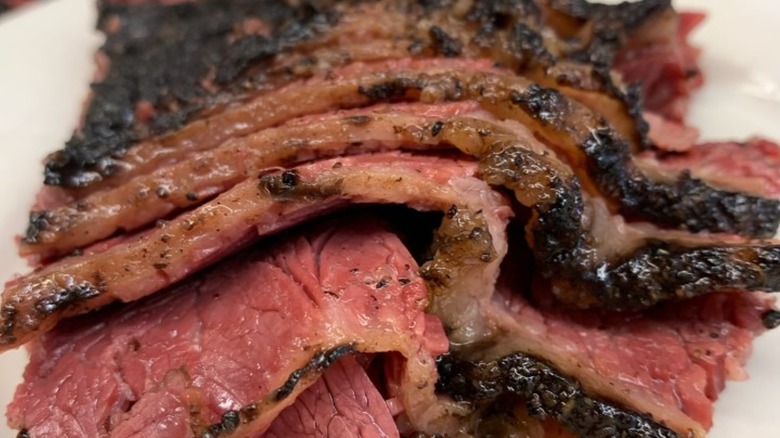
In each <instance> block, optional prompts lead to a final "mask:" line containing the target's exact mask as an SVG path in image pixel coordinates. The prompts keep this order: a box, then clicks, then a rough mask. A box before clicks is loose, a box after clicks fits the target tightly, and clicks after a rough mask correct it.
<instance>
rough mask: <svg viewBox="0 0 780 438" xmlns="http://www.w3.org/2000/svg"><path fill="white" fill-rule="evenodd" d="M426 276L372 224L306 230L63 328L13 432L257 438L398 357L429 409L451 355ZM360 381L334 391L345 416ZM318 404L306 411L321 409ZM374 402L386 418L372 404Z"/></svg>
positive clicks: (45, 347) (36, 368) (38, 366)
mask: <svg viewBox="0 0 780 438" xmlns="http://www.w3.org/2000/svg"><path fill="white" fill-rule="evenodd" d="M417 269H418V268H417V265H416V263H415V262H414V260H413V258H412V257H411V255H410V254H409V253H408V251H407V250H406V249H405V248H404V246H403V244H402V243H401V241H400V240H399V239H398V238H397V237H396V236H395V235H394V234H393V233H391V232H389V231H388V230H387V229H386V228H385V227H383V226H380V225H378V224H377V223H376V221H375V220H373V219H370V218H368V217H366V218H363V219H358V218H356V219H354V220H343V219H342V220H339V221H336V222H335V223H331V224H329V225H327V226H321V227H317V228H315V229H314V230H311V231H308V230H298V231H296V232H295V233H293V234H291V235H289V236H287V237H285V238H280V239H279V240H278V241H277V242H276V243H275V244H270V245H266V247H265V248H262V247H258V248H256V249H253V250H251V251H248V252H244V253H242V254H240V255H238V256H236V257H234V258H232V259H231V260H229V261H226V262H224V263H222V264H221V265H219V266H215V267H214V269H211V270H209V271H208V272H205V273H203V274H201V275H198V276H195V277H193V278H190V279H188V280H187V281H186V282H184V283H182V284H180V285H178V286H176V287H175V288H173V289H171V290H169V291H166V292H165V293H161V294H158V295H156V296H155V297H152V298H151V299H149V300H144V301H141V302H138V303H135V304H133V305H130V306H119V307H116V308H113V309H108V310H105V311H102V312H99V313H96V314H90V315H85V316H83V317H80V318H74V319H71V320H68V321H66V322H64V323H63V324H61V325H60V326H59V327H58V328H57V329H56V330H55V331H53V332H51V333H50V334H48V335H46V336H45V337H44V338H43V339H41V340H40V341H39V342H36V343H35V345H34V346H33V348H32V350H31V355H32V359H31V363H30V365H29V366H28V367H27V370H26V371H25V381H24V383H22V384H21V385H20V386H19V388H18V390H17V393H16V396H15V399H14V402H13V403H12V405H11V406H10V407H9V411H8V417H9V422H10V424H11V425H12V426H13V427H14V428H18V429H22V430H25V431H26V433H27V434H28V436H32V437H44V436H62V437H71V436H73V437H75V436H104V435H106V434H110V435H111V436H137V434H139V433H141V434H147V435H149V436H151V435H153V436H159V437H162V436H176V437H181V436H202V437H207V436H208V437H215V436H223V435H227V434H230V436H249V437H256V436H259V435H260V434H262V433H263V432H264V431H265V430H266V429H267V428H268V427H270V425H271V423H272V420H273V419H274V418H276V417H277V416H278V415H279V413H280V412H282V411H283V410H284V409H285V407H288V406H290V405H293V402H294V401H295V399H296V398H297V397H298V395H300V394H301V393H302V392H303V391H304V390H305V389H306V388H307V387H309V386H310V385H312V384H314V383H315V381H316V379H317V378H318V376H319V375H320V373H321V372H323V371H324V370H325V369H326V368H328V366H329V365H331V364H332V363H334V362H335V361H336V360H337V359H339V358H340V357H342V356H344V355H347V354H349V353H350V352H353V351H363V352H369V353H379V352H389V351H393V352H398V353H400V354H401V355H402V356H403V357H405V358H406V359H407V362H406V365H405V366H404V375H405V379H406V380H407V381H408V382H409V384H406V385H404V388H403V390H404V392H405V397H406V398H402V399H401V401H402V402H404V401H405V400H406V399H416V400H417V402H420V401H422V402H423V403H425V404H426V405H427V406H429V407H432V406H433V405H435V404H437V400H436V398H435V397H434V396H433V386H434V381H435V364H434V360H433V359H434V357H435V356H436V355H439V354H441V353H442V352H444V351H446V350H447V344H448V343H447V340H446V337H445V336H444V333H443V332H442V329H441V324H440V323H439V322H438V320H436V319H435V318H433V317H431V316H428V315H425V314H424V313H423V311H424V308H425V305H426V302H427V299H426V291H425V287H424V284H423V281H422V279H421V278H420V276H419V274H418V272H417ZM355 366H356V365H355ZM350 368H353V366H346V367H345V368H340V370H341V371H340V372H341V376H340V377H339V376H338V375H337V376H336V377H334V376H333V375H332V374H331V375H330V377H327V378H326V380H325V381H324V383H325V384H326V387H327V388H328V389H330V391H331V392H330V394H331V395H333V396H337V399H336V401H335V402H336V403H337V405H338V406H342V407H343V406H349V405H344V402H343V400H344V399H347V398H349V396H348V395H346V394H341V395H339V393H341V392H342V391H344V390H349V389H350V386H351V387H352V390H359V388H360V387H361V386H362V387H363V388H364V389H365V388H366V385H369V383H368V382H367V381H366V380H367V379H366V378H365V375H364V376H363V377H360V375H359V374H358V375H352V376H350V380H347V381H344V374H343V373H345V372H347V371H348V369H350ZM338 369H339V368H337V370H338ZM344 385H346V388H345V387H344ZM314 395H315V396H316V397H312V395H309V396H307V398H304V399H303V400H302V401H301V403H304V404H306V403H308V402H317V406H322V405H321V403H322V400H321V397H322V396H323V395H317V394H316V393H315V394H314ZM318 399H319V400H318ZM356 402H358V401H357V400H353V402H352V403H353V405H352V406H353V408H352V409H354V403H356ZM364 402H365V403H367V404H366V406H367V407H373V408H374V411H375V412H382V411H381V410H376V409H378V408H381V404H382V403H383V400H381V398H378V397H377V394H376V390H374V393H373V395H372V396H371V399H370V400H365V401H364ZM404 407H405V408H409V407H411V406H410V405H404ZM293 409H298V408H293ZM318 409H319V408H318ZM292 412H294V411H292ZM331 412H332V407H331ZM339 412H340V413H341V414H342V415H345V414H346V413H345V412H344V411H341V410H339ZM312 413H313V414H315V415H317V417H318V418H323V417H319V415H320V414H322V415H325V416H326V417H329V418H332V419H335V420H337V419H338V417H333V416H332V413H328V412H327V411H320V410H316V411H314V412H312ZM427 413H428V414H429V415H430V414H433V413H434V412H433V411H430V410H429V411H428V412H427ZM407 414H408V416H409V418H411V419H412V420H417V421H418V422H421V423H424V422H425V421H430V419H426V418H425V415H423V414H424V413H423V412H418V411H414V410H410V411H408V412H407ZM290 415H292V414H291V413H287V414H283V415H282V417H281V420H280V421H282V422H288V421H289V419H290ZM388 417H389V414H388V413H387V407H386V406H385V407H384V414H383V416H380V417H378V418H377V420H378V421H379V423H377V426H379V427H380V428H381V429H382V430H388V431H390V433H392V421H391V420H389V418H388ZM364 418H365V417H364ZM355 421H357V422H360V421H363V422H365V420H359V419H355ZM331 425H332V426H335V424H331ZM366 425H367V426H368V424H366ZM282 426H283V423H282V424H279V426H278V427H282ZM309 426H311V425H309ZM323 426H324V425H323ZM275 427H276V426H275ZM273 430H277V431H278V430H279V429H278V428H275V429H273ZM346 430H349V429H348V428H347V429H346ZM380 436H381V435H380Z"/></svg>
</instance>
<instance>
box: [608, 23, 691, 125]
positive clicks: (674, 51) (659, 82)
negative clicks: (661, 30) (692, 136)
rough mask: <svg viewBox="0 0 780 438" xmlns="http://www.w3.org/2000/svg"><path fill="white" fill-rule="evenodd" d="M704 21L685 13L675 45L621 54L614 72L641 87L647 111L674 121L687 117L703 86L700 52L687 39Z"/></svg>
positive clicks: (640, 47) (648, 45) (642, 47)
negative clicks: (638, 83) (694, 98)
mask: <svg viewBox="0 0 780 438" xmlns="http://www.w3.org/2000/svg"><path fill="white" fill-rule="evenodd" d="M703 20H704V15H703V14H700V13H693V12H687V13H686V12H684V13H681V14H680V16H679V23H678V25H677V26H678V29H677V31H676V32H669V33H668V35H670V36H672V35H676V37H677V38H676V41H673V42H671V43H667V44H662V43H658V42H652V41H650V42H648V41H644V42H642V44H639V45H636V46H634V47H625V48H624V49H623V50H621V51H619V52H618V54H617V57H616V59H615V62H614V68H615V69H616V70H618V71H619V72H621V74H622V75H623V78H624V80H625V81H627V82H629V83H630V82H634V81H639V82H641V84H642V88H641V90H642V100H643V101H644V107H645V108H646V109H647V110H649V111H653V112H656V113H658V114H660V115H662V116H663V117H665V118H668V119H670V120H674V121H678V122H680V121H683V119H684V118H685V116H686V115H687V113H688V104H689V100H690V98H691V95H692V93H693V92H694V91H695V90H696V89H698V88H699V87H701V86H702V84H703V83H704V75H703V73H702V71H701V70H700V69H699V50H698V49H696V48H694V47H692V46H691V45H690V44H689V43H688V41H687V39H688V36H689V34H690V33H691V32H692V31H693V30H694V29H695V28H696V27H697V26H698V25H699V24H700V23H701V22H702V21H703Z"/></svg>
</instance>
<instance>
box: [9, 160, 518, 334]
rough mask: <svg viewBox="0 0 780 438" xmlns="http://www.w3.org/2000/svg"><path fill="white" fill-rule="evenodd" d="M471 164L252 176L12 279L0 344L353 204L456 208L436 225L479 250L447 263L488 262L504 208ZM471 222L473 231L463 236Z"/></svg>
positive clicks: (332, 164)
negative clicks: (153, 223) (135, 230)
mask: <svg viewBox="0 0 780 438" xmlns="http://www.w3.org/2000/svg"><path fill="white" fill-rule="evenodd" d="M475 172H476V165H474V164H473V163H471V162H466V161H459V160H451V159H446V158H438V157H424V156H420V157H415V156H408V155H400V154H384V155H382V154H380V155H363V156H358V157H346V158H343V159H337V160H329V161H320V162H317V163H314V164H312V165H309V166H304V167H301V168H300V169H298V170H297V171H286V172H281V173H275V174H271V175H262V176H261V178H260V179H259V180H258V179H254V178H253V179H251V180H248V181H245V182H243V183H241V184H239V185H237V186H236V187H234V188H233V189H232V190H230V191H228V192H226V193H224V194H222V195H221V196H219V197H217V198H216V199H214V200H212V201H211V202H209V203H207V204H205V205H203V206H201V207H199V208H198V209H195V210H193V211H190V212H187V213H184V214H182V215H181V216H179V217H177V218H175V219H174V220H171V221H169V222H164V223H160V224H159V227H157V228H155V229H152V230H150V231H148V232H146V233H141V234H139V235H136V236H133V237H130V238H128V239H125V240H123V241H122V242H120V243H118V244H116V245H115V246H113V247H111V248H109V249H107V250H106V251H104V252H100V253H92V254H84V255H81V256H73V257H68V258H65V259H62V260H60V261H58V262H56V263H53V264H51V265H49V266H47V267H45V268H42V269H41V270H39V271H37V272H34V273H33V274H31V275H30V276H29V277H25V278H20V279H17V280H14V281H12V282H10V283H9V284H8V289H7V291H8V292H9V293H8V294H7V295H5V296H4V300H3V308H2V309H1V310H0V313H2V330H3V335H2V340H3V341H2V344H3V348H11V347H13V346H15V345H19V344H21V343H24V342H26V341H28V340H29V339H31V338H32V337H33V336H35V335H36V333H42V332H45V331H48V330H49V329H51V328H52V327H53V325H54V324H55V323H56V321H58V320H59V319H61V318H62V317H65V316H68V315H74V314H80V313H84V312H86V311H88V310H90V309H94V308H97V307H101V306H103V305H105V304H108V303H110V302H113V301H116V300H120V301H125V302H127V301H133V300H136V299H138V298H141V297H143V296H146V295H148V294H151V293H153V292H156V291H157V290H160V289H162V288H164V287H166V286H168V285H170V284H172V283H174V282H176V281H178V280H180V279H183V278H185V277H187V276H188V275H190V274H192V273H193V272H195V271H197V270H198V269H200V268H202V267H204V266H206V265H208V264H211V263H214V262H215V261H217V260H219V259H221V258H223V257H225V256H226V255H228V254H231V253H233V252H235V251H236V250H237V249H239V248H241V247H242V246H244V245H246V244H248V243H249V242H251V241H253V240H255V239H257V236H258V235H268V234H271V233H274V232H278V231H279V230H281V229H284V228H287V227H290V226H292V225H294V224H297V223H300V222H302V221H305V220H307V219H310V218H312V217H313V216H315V215H319V214H322V213H324V212H328V211H333V210H334V209H336V208H340V207H344V206H346V205H348V204H349V203H383V204H387V203H396V204H406V205H408V206H410V207H412V208H416V209H421V210H435V211H452V218H450V219H453V218H454V219H455V224H454V225H451V226H449V228H444V229H442V231H441V235H442V237H447V236H451V237H453V239H454V240H453V242H454V243H457V242H456V240H457V239H463V238H465V241H464V244H465V243H468V242H472V241H473V242H475V245H474V247H473V248H470V250H471V251H473V252H474V253H475V255H474V253H465V252H464V251H465V249H464V248H461V249H460V255H461V256H462V257H453V258H452V260H451V262H452V263H455V264H456V265H457V266H461V267H463V266H468V265H470V264H471V263H472V259H471V257H474V259H476V260H482V262H481V264H480V265H478V266H481V265H482V264H491V262H494V261H495V258H494V256H493V246H492V239H491V234H490V232H493V231H495V228H497V229H498V230H501V229H503V227H502V226H501V225H498V226H497V227H493V228H491V229H490V230H488V225H485V217H487V218H488V224H490V223H491V221H492V222H495V221H498V222H499V223H501V221H500V220H498V219H495V220H494V219H492V218H493V217H494V216H497V215H499V216H500V217H503V218H506V217H507V216H508V215H509V213H506V212H507V211H508V208H507V205H506V203H505V202H504V201H503V199H502V197H501V196H500V195H499V194H497V193H495V192H493V191H492V190H490V188H489V187H488V186H487V184H485V183H484V182H481V181H479V180H478V179H476V178H474V177H473V175H474V173H475ZM453 206H454V208H453ZM494 211H498V212H499V213H496V214H494ZM474 228H478V229H479V231H477V232H474V233H473V237H469V235H470V233H472V231H473V229H474ZM456 238H457V239H456ZM491 265H492V264H491ZM495 268H496V269H497V266H496V267H495ZM448 269H452V267H450V268H448ZM140 279H143V281H140ZM477 279H478V277H477ZM488 284H489V283H488Z"/></svg>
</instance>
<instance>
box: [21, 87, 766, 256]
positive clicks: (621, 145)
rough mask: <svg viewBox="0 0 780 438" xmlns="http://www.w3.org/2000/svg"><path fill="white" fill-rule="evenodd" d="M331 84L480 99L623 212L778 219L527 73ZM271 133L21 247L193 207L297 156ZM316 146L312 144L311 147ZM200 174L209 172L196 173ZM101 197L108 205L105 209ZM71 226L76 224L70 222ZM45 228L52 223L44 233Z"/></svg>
mask: <svg viewBox="0 0 780 438" xmlns="http://www.w3.org/2000/svg"><path fill="white" fill-rule="evenodd" d="M334 88H336V89H338V90H339V97H338V98H336V100H337V101H339V103H338V105H343V104H344V102H350V101H352V102H353V104H354V102H361V101H362V102H363V103H364V104H365V103H368V102H384V101H388V100H389V101H392V100H417V101H422V102H439V101H447V100H462V101H476V102H478V103H479V104H480V105H481V106H482V108H484V109H485V110H487V111H489V112H491V113H492V114H493V115H494V117H497V118H505V119H511V120H516V121H519V122H521V123H523V124H524V125H526V126H528V127H530V128H531V129H532V130H533V131H534V132H535V133H536V134H537V135H539V136H540V137H541V138H543V139H544V140H545V141H546V142H547V144H548V145H550V146H551V147H552V148H554V149H556V150H557V151H558V152H560V153H561V154H563V155H564V156H565V157H566V158H567V159H568V161H569V162H570V163H571V164H574V165H575V169H576V170H577V172H578V175H579V177H580V178H582V179H583V180H584V181H586V182H587V183H588V184H586V186H585V187H586V188H588V189H594V191H596V192H597V193H598V194H602V195H605V196H606V198H607V199H608V200H610V201H611V203H610V204H611V205H613V206H614V207H613V208H614V209H616V210H618V211H619V212H621V213H623V214H626V215H628V216H629V217H638V218H644V219H648V220H650V221H652V222H656V223H659V224H661V225H666V226H671V227H679V228H685V229H688V230H690V231H712V232H728V233H736V234H743V235H746V236H750V237H771V236H774V235H775V233H776V232H777V229H778V226H780V201H778V200H776V199H767V198H763V197H760V196H754V195H750V194H744V193H740V192H736V191H730V190H721V189H717V188H715V187H712V186H710V185H708V184H706V183H705V182H703V181H701V180H698V179H695V178H692V177H691V176H690V174H688V173H685V172H683V173H682V174H680V175H679V176H678V177H677V178H674V177H668V176H664V177H663V178H661V177H658V176H657V175H648V174H645V173H643V172H642V170H641V168H640V167H639V166H637V165H636V164H635V163H634V159H633V157H632V155H631V153H630V151H629V149H628V144H627V142H626V141H625V140H624V139H622V138H621V137H620V136H619V135H618V134H617V133H616V132H615V131H614V130H613V129H611V128H610V126H609V125H607V124H606V123H605V122H604V120H603V119H602V118H601V117H599V116H597V115H596V114H594V113H592V112H590V111H589V110H587V109H586V108H584V107H583V106H582V105H579V104H577V103H576V102H574V101H572V100H570V99H567V98H566V97H565V96H564V95H562V94H561V93H559V92H557V91H556V90H554V89H547V88H542V87H540V86H538V85H536V84H533V83H531V82H530V81H528V80H526V79H523V78H519V77H509V76H504V75H500V74H491V73H481V72H449V73H439V74H421V73H416V72H400V73H392V74H386V75H380V76H379V77H377V76H375V75H369V76H368V77H367V78H362V79H355V80H354V82H352V81H348V82H347V84H343V83H339V82H336V85H334ZM299 92H300V90H299ZM313 94H315V95H316V94H317V93H316V92H314V93H313ZM287 131H289V130H286V131H285V132H287ZM279 135H281V136H284V134H279ZM289 135H295V133H293V132H290V134H289ZM366 135H367V133H366ZM269 137H271V138H273V134H262V133H260V134H257V135H255V136H250V137H242V138H240V139H236V140H234V141H233V142H232V143H231V142H229V143H227V144H225V145H223V146H222V147H220V148H218V149H215V150H214V151H212V152H208V153H205V155H203V157H202V159H203V160H204V161H205V163H201V162H199V161H198V160H197V157H193V158H192V159H191V160H192V161H189V162H186V163H182V164H179V165H177V166H174V167H172V168H170V169H168V168H163V169H160V170H159V171H157V172H155V173H153V174H151V175H150V176H148V177H146V178H144V177H139V178H138V179H137V181H135V182H134V184H136V185H133V184H129V185H127V187H125V188H119V189H117V191H114V192H107V193H106V194H104V195H102V194H100V193H98V194H96V195H95V197H94V198H95V201H94V202H86V201H84V202H75V203H73V204H71V205H69V206H65V207H62V208H61V209H58V210H54V211H53V212H49V211H40V212H35V213H33V214H32V216H31V223H30V226H29V227H28V232H27V235H26V237H25V239H24V241H25V243H24V246H23V250H22V251H23V253H28V254H29V253H35V252H39V253H43V254H46V253H47V252H48V253H54V254H57V253H62V252H64V251H68V250H70V249H73V248H78V247H80V246H84V245H86V244H89V243H91V242H93V241H95V240H96V239H99V238H104V237H107V236H108V235H110V234H111V233H113V232H114V231H116V230H117V229H120V228H123V227H124V228H134V227H137V226H139V225H141V224H143V223H148V222H150V221H153V220H154V219H155V218H157V217H161V216H162V215H164V214H166V213H169V212H170V211H172V210H173V209H174V208H176V207H182V206H185V205H191V204H193V203H195V202H196V201H197V200H198V198H199V196H202V195H204V194H205V195H206V196H208V195H210V194H214V193H219V192H220V191H222V190H225V189H226V188H227V187H229V186H230V185H231V184H234V183H235V182H236V181H237V179H238V178H240V175H241V174H242V172H243V171H244V170H251V169H252V168H253V167H255V166H262V165H266V166H270V165H274V164H283V163H284V161H282V163H279V161H280V160H285V159H294V157H295V156H298V155H302V152H300V151H299V149H298V148H297V147H295V145H288V147H287V149H285V148H280V149H279V151H278V152H276V151H273V150H271V151H266V150H265V149H268V148H270V147H271V145H269V144H268V138H269ZM390 137H391V135H389V134H388V135H387V137H385V138H386V139H387V140H389V139H390ZM358 138H359V139H360V140H361V141H367V140H368V138H366V137H358ZM396 138H397V137H396ZM303 141H307V140H305V139H298V142H299V143H300V142H303ZM334 141H335V140H334ZM395 141H397V140H395ZM336 143H337V142H336ZM336 143H333V144H331V145H329V146H326V147H327V148H329V153H331V154H334V153H337V151H338V148H337V147H334V146H336ZM315 146H316V145H315ZM397 146H398V144H397V143H396V144H395V147H397ZM320 147H322V145H321V146H320ZM312 149H314V150H315V151H316V150H317V148H316V147H314V148H312ZM231 151H233V152H235V151H239V152H242V153H243V152H249V153H250V157H252V160H254V161H250V162H248V163H246V164H247V165H246V166H245V165H244V163H243V162H239V161H241V159H240V158H239V156H237V155H236V154H235V153H233V152H231ZM274 160H276V161H274ZM210 161H213V165H224V168H222V167H219V166H212V167H214V168H215V169H216V170H215V171H213V172H212V171H209V169H210V167H209V166H208V164H209V162H210ZM177 167H178V169H188V172H185V173H184V175H183V176H182V175H181V173H182V172H181V171H180V170H179V171H177ZM204 168H205V171H204ZM198 169H200V170H198ZM169 173H170V175H172V174H176V175H177V177H181V178H184V179H185V180H187V182H189V181H190V180H192V185H193V187H192V189H191V191H190V188H189V187H182V189H183V190H186V192H185V193H186V194H189V195H191V196H185V198H181V195H179V196H178V197H176V198H177V199H172V200H164V199H155V197H157V198H159V197H160V196H155V195H153V193H155V194H158V195H159V194H160V193H161V194H163V195H165V194H167V193H168V189H167V188H166V186H168V185H173V184H174V182H173V177H172V176H170V175H169ZM190 173H192V174H191V175H190ZM203 173H205V175H202V176H201V174H203ZM187 175H189V176H187ZM128 191H129V193H128ZM199 192H203V193H199ZM101 197H104V198H105V199H101ZM102 202H106V203H107V206H105V207H103V206H102V204H101V203H102ZM176 203H178V205H177V204H176ZM150 205H153V206H152V207H150ZM128 210H129V211H137V212H139V214H138V215H137V216H138V217H137V218H136V217H135V216H133V217H129V216H128V215H127V214H125V212H126V211H128ZM122 216H124V217H122ZM104 220H105V223H104V224H99V225H98V226H97V227H95V230H94V231H91V230H89V229H87V230H84V229H83V225H84V224H86V223H89V222H92V221H95V222H102V221H104ZM71 226H73V228H74V230H75V231H72V230H70V229H69V228H70V227H71ZM49 227H50V228H52V229H51V230H47V228H49ZM79 227H82V228H79ZM85 231H86V232H85ZM58 240H62V241H63V243H62V244H61V246H58ZM69 240H70V241H69Z"/></svg>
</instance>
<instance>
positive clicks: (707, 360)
mask: <svg viewBox="0 0 780 438" xmlns="http://www.w3.org/2000/svg"><path fill="white" fill-rule="evenodd" d="M515 290H517V289H515ZM499 297H500V298H499V299H500V300H502V301H501V304H500V306H499V307H501V308H506V309H508V311H509V312H510V313H512V314H514V317H513V319H514V320H513V321H510V322H507V324H508V325H509V326H511V327H514V328H513V329H511V333H512V336H514V337H516V338H517V340H516V341H515V342H514V343H513V344H512V345H513V347H515V348H520V349H521V351H524V352H526V353H529V354H534V355H538V356H540V357H543V358H545V359H546V360H549V361H551V362H552V363H553V364H555V365H556V366H557V367H559V368H560V369H561V370H564V372H565V373H567V374H569V375H571V376H573V377H575V378H577V380H578V381H580V382H581V383H582V384H583V385H584V386H585V387H586V388H588V389H589V390H590V391H592V393H594V394H599V395H600V396H601V397H606V398H608V399H613V400H616V401H618V402H620V403H621V404H623V405H627V406H631V407H632V408H633V409H635V410H637V411H639V412H645V413H649V414H652V416H653V417H654V418H655V419H656V420H657V421H660V422H662V423H663V424H666V425H668V426H669V427H671V428H672V429H674V430H676V431H677V432H678V433H680V435H681V436H686V435H687V431H688V430H691V431H693V432H694V435H696V436H702V435H703V433H704V431H705V430H707V429H709V428H710V427H711V425H712V403H713V402H714V400H716V399H717V397H718V394H719V393H720V391H722V390H723V388H724V386H725V382H726V380H730V379H737V380H741V379H742V378H744V377H745V373H744V371H743V370H742V365H744V364H745V362H746V360H747V358H748V356H749V354H750V351H751V342H752V340H753V337H754V336H755V335H757V334H759V333H761V332H763V330H764V327H763V326H762V324H761V320H762V316H763V315H764V314H765V313H766V312H768V311H770V309H771V305H770V303H769V302H767V300H766V299H765V298H760V297H757V296H752V295H740V294H715V295H710V296H707V297H701V298H699V299H696V300H692V301H690V302H686V303H676V304H675V305H674V306H669V305H667V306H664V307H662V308H659V309H656V310H653V311H651V312H649V313H647V314H644V315H637V314H631V315H606V316H605V315H601V314H597V313H593V312H590V313H588V312H585V313H577V312H571V311H569V312H563V311H561V310H560V309H556V308H555V307H556V306H555V305H554V304H552V303H551V302H550V301H549V298H548V299H543V301H542V302H541V304H540V303H539V301H536V303H537V304H530V303H529V300H527V299H526V298H524V297H523V296H522V295H520V294H518V293H517V292H514V293H513V292H510V291H509V289H507V288H504V289H503V290H502V292H501V293H500V295H499ZM531 338H532V339H531ZM551 345H555V347H554V348H553V347H551ZM506 348H508V349H511V347H506Z"/></svg>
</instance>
